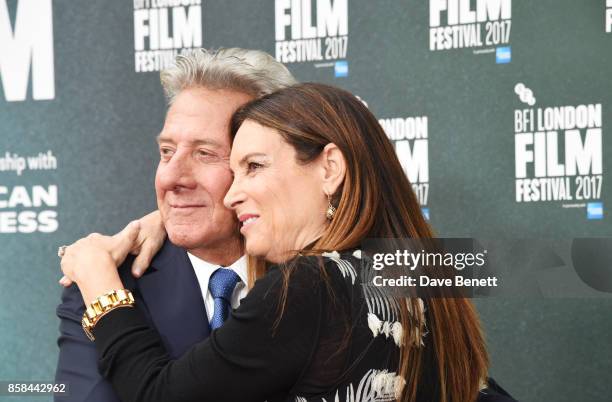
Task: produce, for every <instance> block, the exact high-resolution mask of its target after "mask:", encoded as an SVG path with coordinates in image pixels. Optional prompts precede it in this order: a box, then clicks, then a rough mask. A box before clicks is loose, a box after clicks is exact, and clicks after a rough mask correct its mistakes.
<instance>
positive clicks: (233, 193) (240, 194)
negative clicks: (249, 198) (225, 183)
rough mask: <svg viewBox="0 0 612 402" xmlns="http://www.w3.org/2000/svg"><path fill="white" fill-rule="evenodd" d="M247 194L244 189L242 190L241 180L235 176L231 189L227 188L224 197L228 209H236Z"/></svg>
mask: <svg viewBox="0 0 612 402" xmlns="http://www.w3.org/2000/svg"><path fill="white" fill-rule="evenodd" d="M245 198H246V195H245V193H244V191H242V188H241V185H240V181H239V180H237V179H236V178H234V181H233V182H232V185H231V186H230V188H229V190H227V194H225V198H223V204H224V205H225V208H227V209H236V207H238V205H240V204H241V203H243V202H244V200H245Z"/></svg>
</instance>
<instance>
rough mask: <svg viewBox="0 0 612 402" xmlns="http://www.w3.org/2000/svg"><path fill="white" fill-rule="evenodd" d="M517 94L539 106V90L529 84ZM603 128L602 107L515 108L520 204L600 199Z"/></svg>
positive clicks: (521, 86) (518, 89) (517, 186)
mask: <svg viewBox="0 0 612 402" xmlns="http://www.w3.org/2000/svg"><path fill="white" fill-rule="evenodd" d="M514 91H515V93H516V94H517V95H518V96H519V99H520V100H521V102H523V103H525V104H527V105H529V106H534V105H535V103H536V99H535V97H534V94H533V91H531V90H530V89H529V88H527V87H526V86H525V85H524V84H522V83H519V84H517V85H516V86H515V88H514ZM602 130H603V129H602V105H601V103H587V104H579V105H565V106H548V107H530V108H526V109H517V110H515V111H514V145H515V193H516V202H519V203H525V202H551V201H564V202H570V201H573V202H585V201H590V200H598V199H600V198H601V191H602V183H603V169H602V167H603V161H602V159H603V154H602ZM567 205H568V207H569V206H571V205H570V204H567ZM572 205H579V204H572ZM581 206H582V207H584V204H582V205H581Z"/></svg>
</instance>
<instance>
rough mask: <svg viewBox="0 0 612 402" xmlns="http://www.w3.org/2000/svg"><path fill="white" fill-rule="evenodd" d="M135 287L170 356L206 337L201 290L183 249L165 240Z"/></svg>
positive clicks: (174, 355) (204, 311)
mask: <svg viewBox="0 0 612 402" xmlns="http://www.w3.org/2000/svg"><path fill="white" fill-rule="evenodd" d="M136 286H137V289H138V293H139V294H140V297H142V299H143V301H144V303H145V304H146V308H147V310H148V313H149V316H150V319H151V321H152V323H153V325H154V326H155V328H156V329H157V331H158V332H159V333H160V335H161V337H162V339H163V341H164V344H165V346H166V349H167V350H168V353H169V354H170V356H172V357H173V358H176V357H179V356H180V355H182V354H183V353H185V352H186V351H187V350H188V349H189V348H190V347H191V346H193V345H194V344H195V343H197V342H200V341H202V340H204V339H205V338H207V337H208V335H209V333H210V329H209V324H208V320H207V317H206V308H205V306H204V300H203V299H202V292H201V290H200V285H199V283H198V279H197V277H196V275H195V272H194V270H193V267H192V266H191V262H190V261H189V257H188V256H187V252H186V251H185V250H183V249H181V248H179V247H176V246H174V245H173V244H172V243H170V242H169V241H167V240H166V242H165V243H164V246H163V247H162V249H161V250H160V251H159V253H157V255H156V256H155V258H154V259H153V261H152V263H151V267H150V268H149V269H148V270H147V272H146V273H145V274H144V275H143V276H142V278H140V279H139V280H138V281H137V285H136Z"/></svg>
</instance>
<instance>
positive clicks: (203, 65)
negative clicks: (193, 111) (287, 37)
mask: <svg viewBox="0 0 612 402" xmlns="http://www.w3.org/2000/svg"><path fill="white" fill-rule="evenodd" d="M160 77H161V83H162V86H163V88H164V92H165V93H166V98H167V100H168V103H169V104H172V102H173V101H174V98H175V97H176V95H178V93H179V92H181V91H182V90H184V89H187V88H194V87H203V88H207V89H213V90H218V89H219V90H220V89H225V90H233V91H237V92H242V93H246V94H249V95H252V96H254V97H260V96H263V95H266V94H269V93H271V92H274V91H276V90H278V89H281V88H284V87H287V86H290V85H293V84H295V83H296V82H297V81H296V80H295V78H293V76H292V75H291V73H290V72H289V70H287V68H286V67H285V66H284V65H283V64H281V63H279V62H278V61H276V60H275V59H274V58H273V57H272V56H270V55H269V54H268V53H266V52H262V51H260V50H250V49H239V48H227V49H218V50H206V49H195V50H191V51H188V52H187V53H184V54H182V55H179V56H177V58H176V60H175V62H174V64H173V65H172V66H170V67H168V68H167V69H165V70H163V71H162V72H161V74H160Z"/></svg>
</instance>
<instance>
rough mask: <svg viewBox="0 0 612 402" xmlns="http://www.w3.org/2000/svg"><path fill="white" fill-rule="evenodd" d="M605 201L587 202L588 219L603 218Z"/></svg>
mask: <svg viewBox="0 0 612 402" xmlns="http://www.w3.org/2000/svg"><path fill="white" fill-rule="evenodd" d="M603 216H604V213H603V203H602V202H589V203H588V204H587V219H603Z"/></svg>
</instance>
